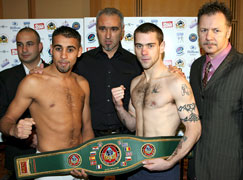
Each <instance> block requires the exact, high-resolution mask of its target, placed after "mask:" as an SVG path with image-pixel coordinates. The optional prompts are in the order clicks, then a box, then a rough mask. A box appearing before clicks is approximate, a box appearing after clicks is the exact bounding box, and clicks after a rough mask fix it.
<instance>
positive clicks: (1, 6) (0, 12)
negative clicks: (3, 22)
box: [0, 0, 3, 19]
mask: <svg viewBox="0 0 243 180" xmlns="http://www.w3.org/2000/svg"><path fill="white" fill-rule="evenodd" d="M0 19H3V1H2V0H0Z"/></svg>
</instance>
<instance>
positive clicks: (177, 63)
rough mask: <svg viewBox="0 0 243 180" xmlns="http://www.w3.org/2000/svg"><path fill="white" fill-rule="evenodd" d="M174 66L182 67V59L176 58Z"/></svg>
mask: <svg viewBox="0 0 243 180" xmlns="http://www.w3.org/2000/svg"><path fill="white" fill-rule="evenodd" d="M175 66H176V67H178V68H183V67H184V66H185V63H184V60H183V59H181V58H180V59H177V60H176V62H175Z"/></svg>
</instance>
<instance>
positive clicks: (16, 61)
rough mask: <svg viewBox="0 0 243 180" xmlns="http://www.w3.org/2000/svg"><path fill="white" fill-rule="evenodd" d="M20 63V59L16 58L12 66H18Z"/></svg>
mask: <svg viewBox="0 0 243 180" xmlns="http://www.w3.org/2000/svg"><path fill="white" fill-rule="evenodd" d="M18 64H20V61H19V60H18V59H14V60H13V62H12V64H11V66H12V67H14V66H17V65H18Z"/></svg>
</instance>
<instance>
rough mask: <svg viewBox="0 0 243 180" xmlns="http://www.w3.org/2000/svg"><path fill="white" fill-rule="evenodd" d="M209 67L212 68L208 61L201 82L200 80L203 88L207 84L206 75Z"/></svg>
mask: <svg viewBox="0 0 243 180" xmlns="http://www.w3.org/2000/svg"><path fill="white" fill-rule="evenodd" d="M211 67H212V64H211V62H210V61H208V63H207V65H206V67H205V72H204V77H203V80H202V83H203V87H204V88H205V87H206V85H207V82H208V73H209V71H210V69H211Z"/></svg>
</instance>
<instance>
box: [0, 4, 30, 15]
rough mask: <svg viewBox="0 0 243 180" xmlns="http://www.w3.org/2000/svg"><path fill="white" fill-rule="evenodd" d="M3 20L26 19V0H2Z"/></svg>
mask: <svg viewBox="0 0 243 180" xmlns="http://www.w3.org/2000/svg"><path fill="white" fill-rule="evenodd" d="M2 10H3V11H2V14H3V17H2V18H3V19H26V18H28V0H2Z"/></svg>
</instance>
